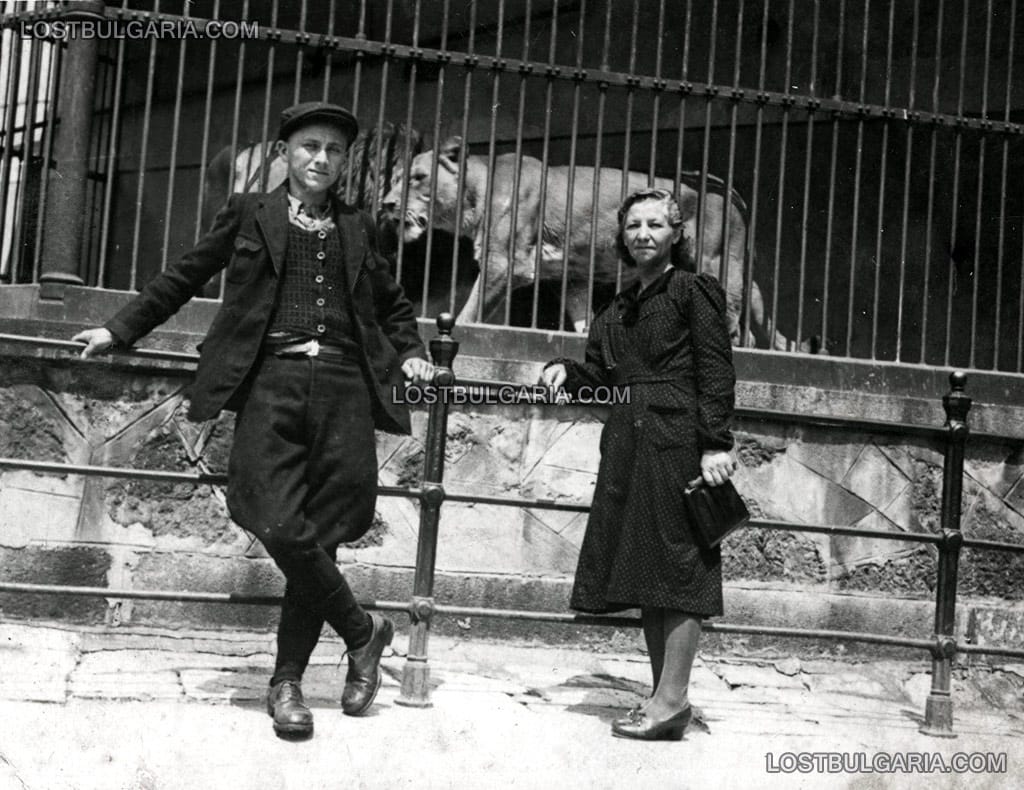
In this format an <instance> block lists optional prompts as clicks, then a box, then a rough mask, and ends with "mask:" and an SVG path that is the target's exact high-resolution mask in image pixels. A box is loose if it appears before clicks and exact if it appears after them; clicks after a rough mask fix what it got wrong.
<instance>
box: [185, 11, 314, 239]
mask: <svg viewBox="0 0 1024 790" xmlns="http://www.w3.org/2000/svg"><path fill="white" fill-rule="evenodd" d="M333 8H334V4H333V3H332V4H331V9H332V10H333ZM213 18H214V19H220V0H213ZM216 66H217V39H212V40H211V41H210V61H209V64H208V65H207V68H206V101H205V103H204V106H203V142H202V145H201V146H200V149H199V190H198V192H199V194H198V195H197V196H196V228H195V232H194V233H193V234H192V243H193V244H194V243H195V242H197V241H199V236H200V235H201V233H202V231H203V230H204V228H203V198H204V197H206V163H207V161H208V158H209V155H210V117H211V115H212V111H213V75H214V70H215V68H216Z"/></svg>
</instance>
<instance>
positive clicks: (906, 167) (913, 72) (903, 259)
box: [896, 0, 921, 362]
mask: <svg viewBox="0 0 1024 790" xmlns="http://www.w3.org/2000/svg"><path fill="white" fill-rule="evenodd" d="M920 3H921V0H914V23H913V30H912V33H911V42H910V96H909V100H908V102H907V107H908V109H909V110H910V111H913V110H914V108H915V106H916V97H917V84H916V82H917V39H918V32H919V31H918V28H919V27H920V11H921V8H920ZM913 155H914V124H912V123H908V124H907V142H906V159H905V160H904V163H903V218H902V221H901V226H902V229H901V231H900V284H899V289H898V291H897V297H896V361H897V362H899V361H900V360H901V359H902V356H903V355H902V351H903V294H904V290H905V287H906V278H907V226H908V224H909V222H910V173H911V160H912V159H913Z"/></svg>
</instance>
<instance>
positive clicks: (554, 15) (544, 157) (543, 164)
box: [530, 0, 569, 329]
mask: <svg viewBox="0 0 1024 790" xmlns="http://www.w3.org/2000/svg"><path fill="white" fill-rule="evenodd" d="M557 43H558V0H553V2H552V4H551V35H550V36H549V37H548V72H547V84H546V85H545V93H544V141H543V144H542V145H543V148H542V150H541V157H540V200H539V205H538V206H537V222H538V233H537V244H536V250H537V254H536V257H535V258H534V263H533V267H534V268H533V271H534V276H533V303H532V305H531V310H530V316H531V318H530V326H531V327H532V328H533V329H536V328H537V312H538V310H539V309H540V281H541V268H542V267H543V265H544V232H543V231H544V222H545V219H546V217H547V189H548V154H549V153H550V152H549V148H550V143H551V102H552V99H553V93H554V82H555V78H554V74H553V73H552V72H553V69H554V67H555V54H556V49H555V46H556V44H557ZM566 243H567V244H568V243H569V242H568V240H567V241H566Z"/></svg>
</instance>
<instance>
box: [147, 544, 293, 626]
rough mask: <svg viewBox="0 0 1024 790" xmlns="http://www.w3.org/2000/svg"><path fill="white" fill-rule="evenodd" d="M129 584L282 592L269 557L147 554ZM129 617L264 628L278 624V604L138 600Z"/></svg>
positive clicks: (164, 622)
mask: <svg viewBox="0 0 1024 790" xmlns="http://www.w3.org/2000/svg"><path fill="white" fill-rule="evenodd" d="M131 584H132V587H133V588H135V589H140V590H182V591H188V592H215V593H236V594H246V595H280V594H281V593H282V592H283V589H284V578H283V577H282V576H281V572H280V571H279V570H278V569H277V567H276V566H275V565H274V563H273V562H271V561H270V560H262V559H261V560H252V559H246V558H244V557H218V556H213V555H209V554H196V553H185V552H176V553H173V554H171V553H164V552H148V553H143V554H140V555H139V557H138V560H137V562H136V565H135V568H134V571H133V573H132V580H131ZM131 620H132V622H133V623H137V624H146V625H156V626H162V627H178V626H181V625H190V626H198V627H204V628H208V627H220V626H229V627H234V628H247V629H252V630H264V629H266V628H269V627H272V626H274V625H276V623H277V612H276V607H267V606H249V605H246V606H241V605H233V604H221V603H177V602H166V601H144V600H139V601H135V602H134V603H133V605H132V615H131Z"/></svg>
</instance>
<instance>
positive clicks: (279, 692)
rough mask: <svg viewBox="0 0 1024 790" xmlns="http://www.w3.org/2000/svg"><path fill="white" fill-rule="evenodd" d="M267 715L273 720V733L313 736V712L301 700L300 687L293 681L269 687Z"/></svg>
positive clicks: (285, 681) (283, 681)
mask: <svg viewBox="0 0 1024 790" xmlns="http://www.w3.org/2000/svg"><path fill="white" fill-rule="evenodd" d="M267 713H269V714H270V716H271V717H272V718H273V719H274V732H276V733H277V734H278V735H290V736H293V737H302V736H309V735H312V734H313V712H312V711H311V710H310V709H309V708H308V707H307V706H306V703H305V701H303V699H302V686H301V685H300V684H299V683H298V682H297V681H294V680H282V681H281V682H280V683H275V684H274V685H273V686H271V687H270V693H269V694H268V695H267Z"/></svg>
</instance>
